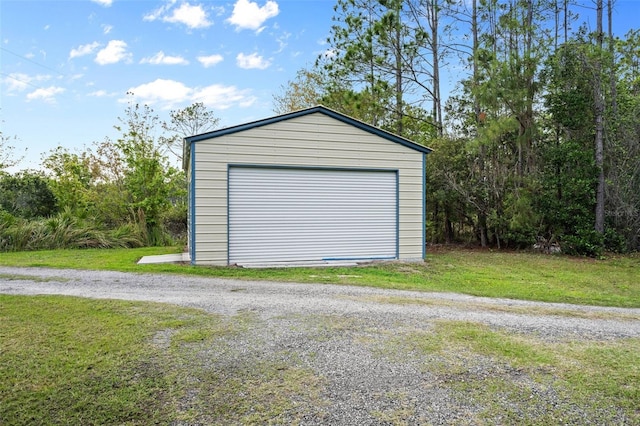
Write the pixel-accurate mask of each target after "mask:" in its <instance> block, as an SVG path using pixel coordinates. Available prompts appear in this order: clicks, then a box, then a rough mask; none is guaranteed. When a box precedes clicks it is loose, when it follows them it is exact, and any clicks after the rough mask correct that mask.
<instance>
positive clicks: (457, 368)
mask: <svg viewBox="0 0 640 426" xmlns="http://www.w3.org/2000/svg"><path fill="white" fill-rule="evenodd" d="M290 321H292V323H295V324H297V326H298V327H299V332H303V331H304V332H305V333H307V334H306V338H307V339H309V340H313V339H317V340H318V341H319V342H324V343H325V344H328V347H329V350H331V349H330V348H332V347H333V345H331V344H330V342H326V339H338V340H339V339H343V338H345V335H347V336H352V337H346V338H347V339H349V341H350V342H352V344H354V345H361V346H364V347H365V348H367V350H368V351H369V353H371V356H373V357H377V358H379V359H380V362H397V361H398V360H405V359H409V360H410V361H411V360H413V361H412V362H417V363H420V366H419V368H420V369H421V370H422V371H424V372H425V373H426V374H427V375H426V376H425V379H424V380H425V382H424V386H425V388H430V387H434V386H436V387H438V389H442V391H443V392H446V395H448V396H449V401H450V403H453V404H454V405H456V406H457V405H458V404H459V406H460V407H462V408H459V409H458V414H459V413H460V410H463V412H464V410H465V408H464V407H468V406H472V407H474V410H473V412H471V413H468V417H467V422H465V424H467V423H468V424H530V425H548V424H579V423H582V422H584V421H585V420H588V421H589V422H593V423H594V424H638V422H640V411H638V400H639V398H640V339H613V340H607V341H588V340H586V341H583V340H581V339H580V338H577V340H571V339H569V340H559V341H543V340H541V338H540V336H536V335H522V334H516V333H510V332H507V331H504V330H502V331H501V330H493V329H491V328H489V327H487V326H483V325H481V324H475V323H467V322H459V321H435V322H434V323H433V324H432V327H425V329H423V330H415V331H409V332H404V333H400V334H396V333H394V334H393V335H384V333H383V334H382V335H379V334H373V335H372V334H371V331H370V330H367V326H366V324H362V323H361V322H357V321H353V320H352V321H350V322H349V321H345V319H344V318H342V317H335V318H333V317H330V316H328V317H326V318H323V319H320V320H318V318H314V317H313V316H309V317H308V318H303V317H301V316H297V317H295V318H290ZM296 321H297V322H296ZM306 322H308V323H306ZM264 326H265V325H264V322H263V321H262V320H260V319H258V318H257V317H254V316H252V314H251V313H249V312H247V313H242V314H239V315H236V316H232V317H223V316H218V315H211V314H206V313H204V312H202V311H199V310H195V309H187V308H181V307H176V306H171V305H163V304H157V303H139V302H126V301H111V300H90V299H80V298H74V297H60V296H11V295H0V341H1V342H2V345H1V346H0V402H1V403H0V424H3V425H22V424H24V425H26V424H82V425H103V424H127V425H150V424H256V425H261V424H295V423H298V422H300V421H301V420H303V419H304V416H308V415H310V414H311V415H316V416H318V417H316V418H320V419H322V418H323V415H324V414H323V413H325V412H326V411H325V410H330V409H331V408H330V407H331V401H328V400H327V399H326V397H325V396H323V395H326V393H323V392H324V391H326V390H327V389H326V386H327V382H326V379H327V378H326V377H323V376H321V375H319V374H318V373H317V372H315V371H313V370H312V369H310V368H309V367H308V364H307V363H305V362H303V361H302V358H303V357H305V356H308V355H305V354H304V348H289V347H287V348H286V352H277V351H276V352H275V353H272V352H271V351H273V348H271V349H269V348H270V347H271V344H272V342H271V339H262V340H261V339H256V338H255V337H252V334H251V331H252V330H254V329H256V328H260V327H264ZM316 329H317V330H316ZM314 330H315V331H314ZM328 333H331V334H328ZM235 342H244V344H241V345H237V344H236V343H235ZM311 359H313V358H311ZM401 389H402V388H401ZM401 389H400V390H394V388H393V385H392V384H390V387H389V391H388V392H387V393H385V394H383V395H381V396H380V397H381V398H391V399H393V400H394V401H395V404H393V407H396V408H394V409H391V410H386V411H384V412H371V415H372V416H374V417H376V418H378V419H380V421H381V422H384V424H407V423H408V421H407V418H408V417H409V418H410V416H411V415H412V410H415V404H416V401H413V400H410V399H408V398H407V396H406V395H404V394H403V392H402V391H401ZM452 401H453V402H452Z"/></svg>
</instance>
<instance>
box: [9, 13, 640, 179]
mask: <svg viewBox="0 0 640 426" xmlns="http://www.w3.org/2000/svg"><path fill="white" fill-rule="evenodd" d="M581 3H583V4H584V5H585V6H587V7H586V8H582V9H578V11H580V13H581V14H582V13H584V14H585V16H584V17H583V18H581V20H580V21H586V20H590V21H591V22H592V24H593V22H594V20H593V18H591V19H590V18H589V17H588V16H587V15H586V14H587V13H589V12H590V9H589V7H592V5H593V2H591V1H589V0H586V1H581ZM334 4H335V1H334V0H255V1H253V0H229V1H207V0H165V1H156V0H66V1H65V0H41V1H34V0H2V2H0V49H1V50H0V95H1V96H0V108H1V110H0V118H1V119H2V121H3V122H2V132H3V134H4V135H5V136H16V137H17V138H18V139H17V140H16V141H15V143H14V145H16V146H17V147H18V148H19V150H21V149H23V148H25V147H27V148H28V151H27V155H26V158H25V160H24V161H23V162H22V163H21V165H20V167H21V168H37V167H38V165H39V164H40V160H41V155H42V153H46V152H48V151H49V150H51V149H54V148H55V147H57V146H58V145H62V146H65V147H67V148H69V149H72V150H73V149H84V147H89V146H90V145H91V144H92V143H93V142H95V141H102V140H104V138H105V137H111V138H114V137H116V136H117V132H116V131H115V130H114V129H113V126H114V125H115V124H117V123H118V121H117V119H118V117H121V116H123V115H124V110H125V107H126V101H127V100H128V99H127V96H126V93H127V92H133V93H134V94H135V96H136V98H137V100H138V101H139V102H140V103H147V104H149V105H151V106H152V108H153V109H154V110H155V111H156V112H157V113H158V114H159V115H160V117H161V118H162V119H166V118H167V114H168V112H169V111H170V110H172V109H174V110H175V109H179V108H184V107H186V106H188V105H190V104H192V103H194V102H203V103H204V104H205V105H207V106H208V107H209V108H210V109H211V110H213V111H214V112H215V114H216V115H217V116H218V117H220V119H221V123H220V124H221V125H222V126H230V125H234V124H239V123H243V122H247V121H251V120H255V119H259V118H264V117H268V116H271V115H273V109H272V108H273V104H272V99H273V94H274V93H279V92H281V86H282V85H285V84H286V83H287V81H289V80H291V79H293V78H294V76H295V73H296V71H297V70H299V69H301V68H303V67H305V66H310V65H311V64H313V62H314V61H315V60H316V58H317V57H318V55H320V54H321V53H322V52H324V51H326V49H327V48H328V46H327V45H326V44H325V40H326V38H327V36H328V35H329V29H330V27H331V24H332V20H331V18H332V16H333V6H334ZM639 12H640V0H618V1H617V2H616V12H615V14H614V22H616V32H617V34H618V35H623V34H624V33H626V32H627V31H628V30H629V29H630V28H634V26H635V28H637V27H638V23H637V22H638V21H637V20H638V19H639V17H640V13H639Z"/></svg>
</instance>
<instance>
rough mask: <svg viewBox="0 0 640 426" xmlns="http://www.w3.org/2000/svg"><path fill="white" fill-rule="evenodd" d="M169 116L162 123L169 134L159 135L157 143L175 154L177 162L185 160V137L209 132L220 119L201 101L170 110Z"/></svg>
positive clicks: (216, 125)
mask: <svg viewBox="0 0 640 426" xmlns="http://www.w3.org/2000/svg"><path fill="white" fill-rule="evenodd" d="M169 116H170V119H169V121H164V122H163V123H162V129H163V130H164V131H165V132H169V136H164V135H163V136H161V137H160V138H159V143H160V145H161V146H163V147H165V148H166V149H167V150H168V151H169V152H171V153H172V154H173V155H175V156H176V158H177V159H178V161H179V162H183V161H184V160H185V150H186V147H185V146H184V142H183V140H184V138H185V137H187V136H194V135H198V134H201V133H206V132H210V131H212V130H214V129H215V128H216V127H218V124H219V123H220V119H219V118H217V117H216V116H215V114H214V113H213V111H210V110H209V109H207V107H206V106H205V105H204V104H203V103H202V102H196V103H194V104H192V105H189V106H188V107H186V108H183V109H179V110H174V111H171V112H170V113H169Z"/></svg>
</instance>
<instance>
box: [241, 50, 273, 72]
mask: <svg viewBox="0 0 640 426" xmlns="http://www.w3.org/2000/svg"><path fill="white" fill-rule="evenodd" d="M236 63H237V64H238V66H239V67H240V68H244V69H247V70H248V69H254V68H257V69H260V70H263V69H265V68H268V67H269V66H270V65H271V62H270V61H269V60H267V59H264V58H263V57H262V56H260V55H258V54H257V53H252V54H250V55H245V54H244V53H238V56H236Z"/></svg>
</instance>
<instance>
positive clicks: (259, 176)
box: [229, 167, 397, 264]
mask: <svg viewBox="0 0 640 426" xmlns="http://www.w3.org/2000/svg"><path fill="white" fill-rule="evenodd" d="M395 257H397V173H396V172H395V171H362V170H324V169H289V168H260V167H231V168H230V169H229V263H231V264H235V263H237V264H248V263H265V262H297V261H318V260H339V259H384V258H395Z"/></svg>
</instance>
